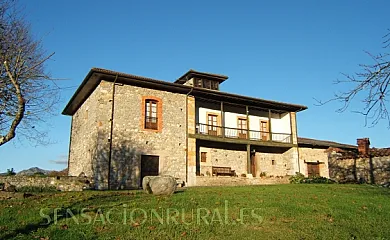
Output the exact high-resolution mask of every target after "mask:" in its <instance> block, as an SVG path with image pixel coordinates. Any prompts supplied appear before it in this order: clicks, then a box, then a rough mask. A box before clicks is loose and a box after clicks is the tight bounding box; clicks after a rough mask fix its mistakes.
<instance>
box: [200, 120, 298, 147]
mask: <svg viewBox="0 0 390 240" xmlns="http://www.w3.org/2000/svg"><path fill="white" fill-rule="evenodd" d="M196 133H197V134H204V135H209V136H216V137H222V138H237V139H248V140H255V141H274V142H283V143H291V142H292V141H291V134H289V133H274V132H263V131H257V130H247V129H240V128H230V127H222V126H214V125H207V124H203V123H197V124H196ZM248 133H249V134H248Z"/></svg>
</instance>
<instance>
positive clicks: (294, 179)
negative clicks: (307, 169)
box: [289, 172, 305, 183]
mask: <svg viewBox="0 0 390 240" xmlns="http://www.w3.org/2000/svg"><path fill="white" fill-rule="evenodd" d="M303 179H305V175H303V174H302V173H299V172H296V173H295V175H294V176H291V177H290V178H289V180H290V183H301V181H302V180H303Z"/></svg>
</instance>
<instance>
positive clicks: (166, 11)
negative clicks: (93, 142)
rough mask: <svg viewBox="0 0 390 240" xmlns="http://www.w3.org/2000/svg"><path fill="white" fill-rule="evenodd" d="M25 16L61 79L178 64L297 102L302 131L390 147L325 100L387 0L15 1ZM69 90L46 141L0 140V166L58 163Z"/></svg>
mask: <svg viewBox="0 0 390 240" xmlns="http://www.w3.org/2000/svg"><path fill="white" fill-rule="evenodd" d="M21 4H22V5H24V12H25V14H26V19H27V20H28V21H29V22H30V23H31V27H32V30H33V33H34V35H35V36H36V37H38V38H42V39H43V44H44V48H45V49H46V50H47V52H48V53H51V52H55V55H54V57H53V58H52V60H50V61H48V63H47V69H48V71H49V72H50V73H51V75H52V76H53V77H56V78H62V79H66V80H61V83H60V84H61V85H62V86H78V85H79V84H80V83H81V81H82V80H83V79H84V77H85V75H86V74H87V73H88V71H89V70H90V68H92V67H100V68H107V69H111V70H115V71H121V72H126V73H131V74H135V75H141V76H146V77H151V78H156V79H161V80H166V81H174V80H175V79H177V78H178V77H179V76H181V75H182V74H183V73H184V72H186V71H187V70H188V69H190V68H192V69H196V70H199V71H206V72H213V73H220V74H225V75H228V76H229V79H228V80H227V81H226V82H225V83H223V85H222V86H221V90H222V91H226V92H232V93H237V94H242V95H248V96H253V97H259V98H264V99H270V100H276V101H285V102H291V103H297V104H302V105H306V106H308V107H309V109H308V110H306V111H303V112H300V113H299V114H298V133H299V135H300V136H302V137H310V138H317V139H324V140H333V141H338V142H342V143H349V144H355V143H356V139H357V138H360V137H369V138H370V140H371V145H372V146H375V147H389V146H390V138H389V134H390V130H389V129H388V128H387V125H386V123H385V122H382V123H380V124H378V125H377V126H376V127H374V128H368V127H365V126H364V119H363V117H362V116H360V115H358V114H355V113H351V110H354V109H355V110H356V109H358V107H360V106H362V105H361V104H359V102H357V103H356V104H353V105H352V108H351V109H350V110H348V111H347V112H344V113H341V114H339V113H336V112H335V109H336V108H337V107H338V106H340V105H338V104H335V103H331V104H328V105H325V106H321V107H318V106H315V105H314V104H315V101H314V99H313V98H317V99H328V98H330V97H332V96H333V93H334V92H335V91H337V90H343V89H345V87H343V86H337V85H334V84H333V81H335V80H336V79H338V78H342V75H341V73H354V72H357V71H359V67H358V64H359V63H370V59H369V57H368V56H367V55H366V53H364V50H367V51H370V52H372V53H379V52H381V51H383V49H382V45H381V41H382V36H383V35H384V34H385V33H386V29H388V28H390V26H389V25H388V23H389V20H390V19H389V18H390V17H389V15H388V9H390V2H389V1H385V0H378V1H361V0H359V1H357V0H354V1H352V0H346V1H336V0H334V1H333V0H332V1H309V0H307V1H299V0H297V1H288V0H286V1H226V0H225V1H149V0H148V1H124V0H123V1H97V0H95V1H86V0H85V1H48V0H47V1H46V0H36V1H27V0H24V1H21ZM74 91H75V88H72V89H70V90H66V91H63V93H62V98H63V101H62V102H61V103H60V106H59V108H58V116H56V117H54V118H53V119H51V123H52V126H51V128H50V129H49V130H50V138H51V139H52V140H53V141H55V143H54V144H51V145H49V146H40V147H31V146H30V145H29V144H28V143H20V142H18V141H14V143H8V144H6V145H4V146H2V147H0V172H3V171H5V170H6V169H7V168H12V167H13V168H14V169H16V170H17V171H19V170H22V169H25V168H29V167H32V166H38V167H41V168H45V169H63V168H65V167H66V165H63V164H58V161H60V162H63V161H64V160H66V156H67V154H68V145H69V133H70V117H68V116H62V115H60V113H61V111H62V109H63V107H64V106H65V104H66V103H67V101H68V100H69V99H70V97H71V95H72V94H73V92H74Z"/></svg>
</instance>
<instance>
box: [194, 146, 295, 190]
mask: <svg viewBox="0 0 390 240" xmlns="http://www.w3.org/2000/svg"><path fill="white" fill-rule="evenodd" d="M202 152H206V156H207V157H206V162H202V161H201V153H202ZM199 158H200V160H199V161H200V174H201V176H211V173H212V167H213V166H216V167H230V168H231V169H232V170H235V171H236V174H237V175H238V176H241V174H247V152H246V151H239V150H228V149H220V148H207V147H200V148H199ZM296 159H297V158H296V154H295V150H294V149H293V148H291V149H289V150H287V151H285V152H282V153H268V152H256V174H255V176H256V177H259V176H260V174H261V173H265V174H266V176H275V177H276V176H286V175H293V174H292V171H294V166H295V162H296V161H297V160H296ZM294 173H295V172H294ZM197 179H198V178H197ZM196 185H198V184H196Z"/></svg>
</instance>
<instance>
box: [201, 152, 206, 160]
mask: <svg viewBox="0 0 390 240" xmlns="http://www.w3.org/2000/svg"><path fill="white" fill-rule="evenodd" d="M200 162H207V152H201V153H200Z"/></svg>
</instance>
